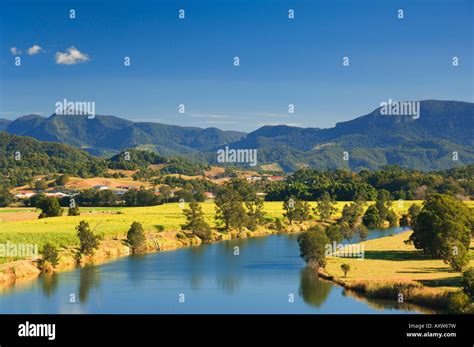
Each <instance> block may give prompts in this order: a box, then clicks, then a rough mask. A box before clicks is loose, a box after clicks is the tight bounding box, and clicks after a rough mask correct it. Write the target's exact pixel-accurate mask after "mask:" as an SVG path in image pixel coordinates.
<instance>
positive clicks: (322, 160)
mask: <svg viewBox="0 0 474 347" xmlns="http://www.w3.org/2000/svg"><path fill="white" fill-rule="evenodd" d="M2 129H3V130H5V131H7V132H8V133H11V134H16V135H26V136H31V137H34V138H36V139H39V140H43V141H54V142H61V143H67V144H70V145H73V146H76V147H81V148H85V149H87V150H88V151H89V152H90V153H93V154H96V155H101V154H107V153H117V152H119V151H120V150H123V149H126V148H131V147H136V148H145V149H150V150H153V151H156V152H158V153H160V154H162V155H181V156H185V157H188V158H190V159H194V160H199V161H206V162H210V163H215V160H216V155H215V153H216V150H217V149H219V148H222V147H223V146H225V145H228V146H229V147H231V148H252V149H258V163H259V164H269V163H277V164H279V165H280V167H282V168H283V169H285V170H287V171H293V170H296V169H298V168H299V167H303V166H310V167H315V168H321V169H332V168H351V169H353V170H362V169H375V168H380V167H382V166H384V165H387V164H399V165H401V166H404V167H408V168H414V169H420V170H438V169H440V170H441V169H447V168H451V167H455V166H459V165H463V164H472V163H474V135H473V134H474V104H473V103H469V102H462V101H439V100H424V101H420V118H419V119H413V118H412V117H409V116H392V115H391V116H386V115H381V114H380V109H379V108H378V109H376V110H374V111H372V112H371V113H369V114H367V115H364V116H361V117H357V118H355V119H353V120H350V121H346V122H340V123H337V124H336V126H335V127H333V128H328V129H319V128H298V127H291V126H286V125H277V126H263V127H261V128H259V129H257V130H255V131H253V132H251V133H249V134H245V133H241V132H235V131H223V130H219V129H217V128H207V129H203V128H197V127H180V126H175V125H166V124H160V123H151V122H132V121H129V120H125V119H122V118H118V117H115V116H96V117H95V118H94V119H88V118H87V117H86V116H59V115H56V114H53V115H52V116H51V117H48V118H45V117H41V116H37V115H28V116H24V117H20V118H18V119H16V120H14V121H11V122H10V121H6V120H0V130H2ZM344 152H347V155H348V158H349V160H344V157H343V153H344ZM453 152H457V154H458V160H453Z"/></svg>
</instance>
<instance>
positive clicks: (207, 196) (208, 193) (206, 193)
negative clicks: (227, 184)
mask: <svg viewBox="0 0 474 347" xmlns="http://www.w3.org/2000/svg"><path fill="white" fill-rule="evenodd" d="M204 196H205V197H206V199H214V198H215V195H214V194H212V193H211V192H204Z"/></svg>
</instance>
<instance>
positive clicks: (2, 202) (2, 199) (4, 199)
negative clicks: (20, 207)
mask: <svg viewBox="0 0 474 347" xmlns="http://www.w3.org/2000/svg"><path fill="white" fill-rule="evenodd" d="M12 202H13V195H12V194H11V193H10V191H9V190H8V189H7V188H6V187H3V188H2V189H0V207H7V206H8V205H10V204H11V203H12Z"/></svg>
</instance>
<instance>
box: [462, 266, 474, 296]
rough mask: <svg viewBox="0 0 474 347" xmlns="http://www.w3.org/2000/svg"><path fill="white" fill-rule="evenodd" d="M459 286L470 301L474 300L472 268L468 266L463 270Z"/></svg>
mask: <svg viewBox="0 0 474 347" xmlns="http://www.w3.org/2000/svg"><path fill="white" fill-rule="evenodd" d="M461 286H462V288H463V291H464V293H465V294H466V295H467V296H468V297H469V298H470V299H471V301H474V268H472V267H470V268H469V269H467V270H466V271H464V272H463V274H462V278H461Z"/></svg>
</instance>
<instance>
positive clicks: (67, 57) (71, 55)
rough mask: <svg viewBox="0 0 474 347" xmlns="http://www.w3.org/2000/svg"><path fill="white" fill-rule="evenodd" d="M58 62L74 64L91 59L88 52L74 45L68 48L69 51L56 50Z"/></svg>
mask: <svg viewBox="0 0 474 347" xmlns="http://www.w3.org/2000/svg"><path fill="white" fill-rule="evenodd" d="M55 58H56V64H61V65H74V64H77V63H84V62H86V61H89V56H88V55H87V54H86V53H82V52H80V51H79V50H78V49H76V48H75V47H74V46H71V47H69V48H68V49H67V53H63V52H56V56H55Z"/></svg>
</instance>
